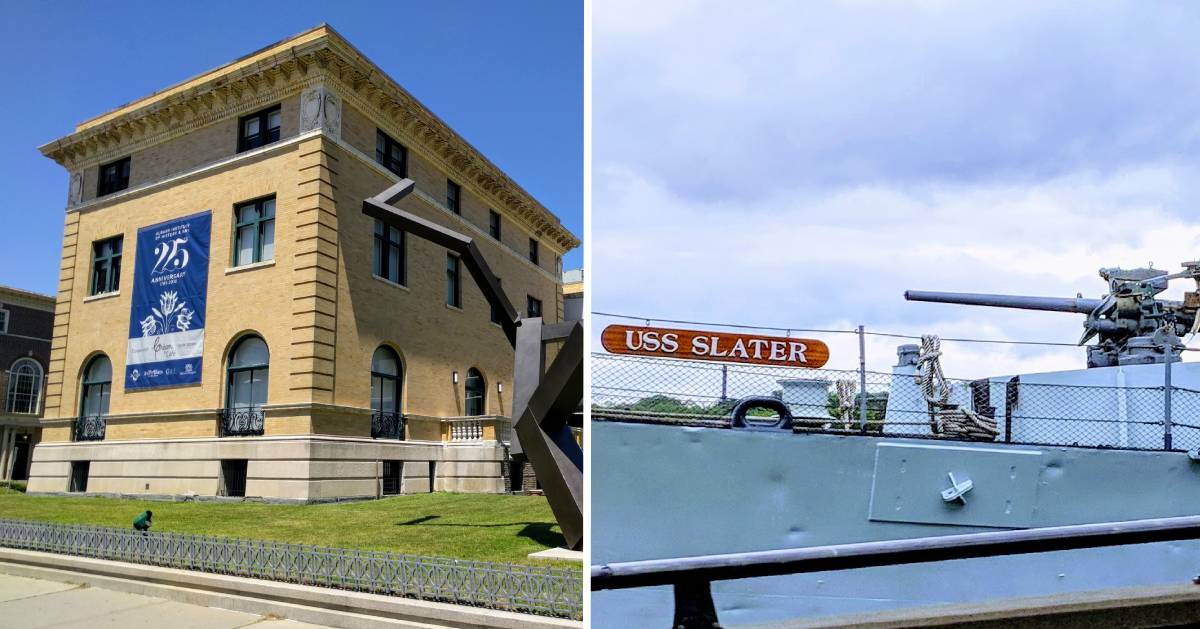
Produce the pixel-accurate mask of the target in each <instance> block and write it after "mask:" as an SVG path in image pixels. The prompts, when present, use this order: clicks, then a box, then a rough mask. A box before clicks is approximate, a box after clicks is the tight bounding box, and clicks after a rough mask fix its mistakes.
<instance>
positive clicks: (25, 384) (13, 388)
mask: <svg viewBox="0 0 1200 629" xmlns="http://www.w3.org/2000/svg"><path fill="white" fill-rule="evenodd" d="M41 396H42V366H41V365H39V364H37V361H36V360H33V359H32V358H21V359H19V360H18V361H17V362H15V363H13V366H12V369H10V370H9V371H8V398H7V399H8V403H7V407H8V412H10V413H37V412H38V402H39V399H40V398H41Z"/></svg>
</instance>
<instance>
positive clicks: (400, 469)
mask: <svg viewBox="0 0 1200 629" xmlns="http://www.w3.org/2000/svg"><path fill="white" fill-rule="evenodd" d="M403 484H404V461H384V462H383V495H385V496H394V495H396V494H399V493H400V490H401V488H402V486H403Z"/></svg>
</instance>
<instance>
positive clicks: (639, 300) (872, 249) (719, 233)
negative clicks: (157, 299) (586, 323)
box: [591, 166, 1200, 377]
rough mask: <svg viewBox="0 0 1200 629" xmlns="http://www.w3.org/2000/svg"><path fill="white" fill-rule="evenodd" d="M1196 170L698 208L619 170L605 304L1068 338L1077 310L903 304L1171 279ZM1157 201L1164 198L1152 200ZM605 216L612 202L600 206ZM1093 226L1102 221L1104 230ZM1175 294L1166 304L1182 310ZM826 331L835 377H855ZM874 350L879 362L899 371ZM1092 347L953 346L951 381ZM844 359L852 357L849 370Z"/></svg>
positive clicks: (595, 285) (612, 174)
mask: <svg viewBox="0 0 1200 629" xmlns="http://www.w3.org/2000/svg"><path fill="white" fill-rule="evenodd" d="M1191 176H1193V174H1192V173H1191V172H1175V171H1173V170H1171V169H1168V168H1162V167H1148V168H1143V169H1135V170H1130V171H1121V172H1119V173H1116V174H1114V175H1111V176H1098V175H1089V174H1076V175H1072V176H1069V177H1063V178H1058V179H1053V180H1049V181H1045V182H1041V183H1038V184H1032V185H1030V184H1024V185H1019V184H992V185H966V184H931V185H923V186H914V187H911V188H910V189H901V188H884V187H880V186H870V187H862V188H854V187H849V188H839V189H835V190H830V191H828V192H826V193H822V194H812V193H806V192H803V191H794V192H789V191H786V190H781V191H779V192H778V193H776V194H773V195H772V196H771V197H770V198H769V199H765V200H761V201H753V202H745V203H738V202H735V201H732V200H729V199H722V200H718V201H712V202H705V201H696V200H691V199H687V198H685V197H682V196H678V195H675V194H673V193H672V192H671V191H669V190H668V189H667V188H666V187H665V186H664V185H663V184H661V183H659V182H655V181H653V180H651V179H650V178H649V177H647V176H645V175H640V174H637V173H633V172H631V171H629V170H625V169H622V168H620V167H615V166H609V167H605V168H601V169H599V170H598V171H597V173H596V176H595V178H594V184H593V185H594V190H595V207H596V208H597V210H596V213H595V215H594V220H593V226H592V229H593V238H594V241H593V242H595V243H596V244H597V247H596V250H595V252H594V253H593V264H594V266H595V268H596V269H597V270H596V272H595V273H593V274H592V275H591V279H592V290H593V295H594V297H593V299H594V305H595V308H596V309H597V310H599V311H604V312H617V313H623V314H624V313H628V314H634V315H639V316H642V315H644V316H661V317H665V318H676V319H692V320H697V319H698V320H704V321H718V322H731V323H747V324H756V325H767V326H778V327H789V326H791V327H795V328H802V327H808V328H838V329H850V328H853V327H854V325H857V324H858V323H863V324H864V325H867V326H868V329H872V330H877V331H888V332H897V333H904V334H921V333H936V334H940V335H942V336H945V337H966V338H990V339H1002V340H1037V341H1057V342H1074V341H1076V340H1077V339H1078V337H1079V335H1080V333H1081V331H1082V328H1081V323H1082V320H1083V318H1082V316H1077V315H1071V314H1063V313H1033V312H1020V311H1011V310H995V309H984V308H972V307H965V306H961V307H960V306H948V305H936V304H921V303H913V302H906V301H904V299H903V294H904V291H905V290H907V289H922V290H947V291H961V292H997V293H1013V294H1027V295H1039V296H1064V297H1073V296H1075V294H1076V293H1077V292H1082V293H1084V295H1085V296H1090V297H1098V296H1100V295H1101V294H1103V293H1104V291H1105V289H1106V285H1105V283H1104V281H1103V280H1101V279H1100V278H1099V277H1098V276H1097V274H1096V272H1097V270H1098V269H1099V268H1101V267H1106V266H1127V267H1128V266H1140V265H1145V264H1148V263H1149V262H1154V263H1155V264H1156V266H1158V267H1159V268H1166V269H1171V270H1173V269H1176V268H1178V267H1177V264H1178V263H1179V262H1182V261H1184V260H1190V259H1193V258H1195V257H1197V256H1196V254H1197V252H1200V231H1198V230H1196V229H1195V226H1194V225H1192V224H1190V223H1187V222H1185V221H1183V220H1181V219H1179V218H1178V217H1177V215H1176V214H1175V213H1173V212H1171V211H1169V210H1168V209H1167V207H1168V204H1169V202H1170V201H1171V199H1172V198H1173V195H1174V190H1175V189H1176V186H1175V185H1174V182H1176V181H1177V180H1179V179H1181V178H1184V177H1191ZM1158 196H1161V197H1162V198H1161V199H1158V198H1156V197H1158ZM600 208H603V210H601V209H600ZM1098 217H1104V218H1103V220H1098ZM1183 288H1184V286H1183V285H1182V284H1179V283H1176V285H1174V286H1173V287H1172V290H1171V292H1170V293H1168V295H1169V296H1172V297H1175V298H1178V297H1179V295H1180V293H1181V292H1182V290H1183ZM843 340H844V339H840V338H837V337H833V340H830V341H829V342H831V344H835V345H834V347H835V352H834V356H835V359H834V361H833V363H832V364H831V366H834V367H838V368H853V367H854V363H855V362H856V360H857V359H856V356H857V350H856V348H855V345H854V342H849V343H842V341H843ZM902 342H911V341H898V340H894V339H879V338H873V340H872V347H871V348H870V350H869V351H868V355H869V356H870V357H871V359H872V360H871V368H872V369H879V370H886V369H887V366H889V365H891V364H892V363H893V362H894V359H895V346H896V345H897V344H900V343H902ZM1083 359H1084V354H1083V350H1082V349H1065V350H1064V349H1058V348H1045V347H1013V346H1003V345H974V344H960V343H954V344H948V345H947V357H946V359H945V362H946V365H947V369H949V370H951V372H952V373H953V374H955V375H958V376H964V377H975V376H980V375H986V374H1000V373H1012V372H1019V371H1024V372H1028V371H1032V370H1044V369H1050V368H1056V369H1057V368H1074V367H1079V366H1082V364H1083ZM847 361H849V362H847Z"/></svg>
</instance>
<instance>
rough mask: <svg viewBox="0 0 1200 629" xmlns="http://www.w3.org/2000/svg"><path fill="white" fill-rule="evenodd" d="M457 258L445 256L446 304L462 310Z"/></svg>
mask: <svg viewBox="0 0 1200 629" xmlns="http://www.w3.org/2000/svg"><path fill="white" fill-rule="evenodd" d="M459 277H460V275H459V271H458V256H454V255H449V254H447V255H446V304H447V305H450V306H454V307H455V308H462V290H461V287H460V286H459Z"/></svg>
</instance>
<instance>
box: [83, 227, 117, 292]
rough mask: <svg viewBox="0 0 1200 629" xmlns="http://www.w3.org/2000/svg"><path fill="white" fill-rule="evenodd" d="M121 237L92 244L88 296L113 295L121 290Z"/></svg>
mask: <svg viewBox="0 0 1200 629" xmlns="http://www.w3.org/2000/svg"><path fill="white" fill-rule="evenodd" d="M123 240H124V237H123V236H116V237H113V238H109V239H107V240H98V241H96V242H94V243H92V290H91V292H90V293H88V294H89V295H100V294H103V293H115V292H117V290H119V289H120V288H121V243H122V241H123Z"/></svg>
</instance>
